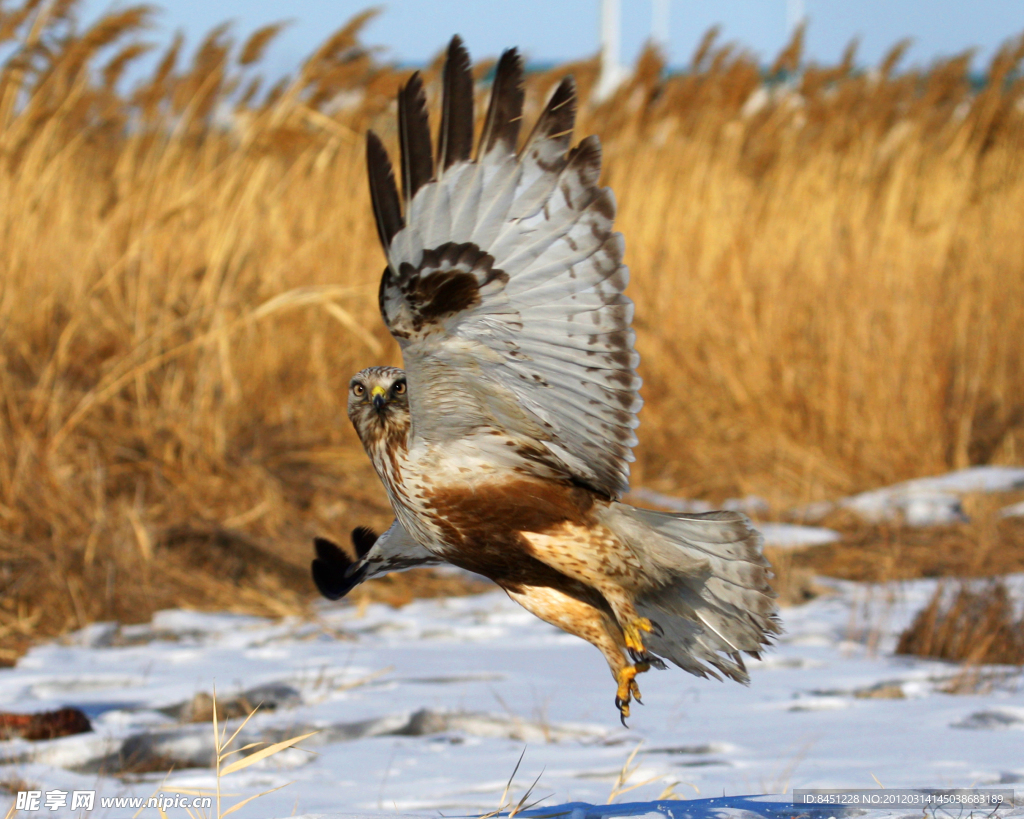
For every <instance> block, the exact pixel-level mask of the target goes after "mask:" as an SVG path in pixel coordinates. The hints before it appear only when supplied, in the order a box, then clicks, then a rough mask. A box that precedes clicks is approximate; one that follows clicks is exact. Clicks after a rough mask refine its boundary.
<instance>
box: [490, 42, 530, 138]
mask: <svg viewBox="0 0 1024 819" xmlns="http://www.w3.org/2000/svg"><path fill="white" fill-rule="evenodd" d="M522 119H523V59H522V57H520V56H519V52H518V51H517V50H516V49H514V48H510V49H509V50H508V51H505V52H504V53H503V54H502V55H501V59H500V60H498V68H497V70H496V71H495V74H494V87H493V88H492V89H491V102H490V105H488V107H487V119H486V120H485V121H484V131H483V134H482V135H481V137H480V151H479V156H485V155H486V154H487V153H488V152H489V151H490V150H491V149H492V148H493V147H494V146H495V145H496V144H497V143H498V142H499V141H500V142H501V143H502V144H503V145H504V146H505V148H506V150H508V151H515V149H516V143H518V141H519V125H520V123H521V122H522Z"/></svg>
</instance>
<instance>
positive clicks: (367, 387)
mask: <svg viewBox="0 0 1024 819" xmlns="http://www.w3.org/2000/svg"><path fill="white" fill-rule="evenodd" d="M348 417H349V420H351V421H352V426H354V427H355V429H356V434H358V435H359V439H360V440H361V441H362V442H363V446H365V447H366V448H367V449H369V448H370V446H371V444H372V443H373V442H376V441H380V440H381V439H385V438H391V437H392V436H394V435H396V434H401V435H404V434H405V432H406V431H407V430H408V428H409V395H408V392H407V387H406V383H405V371H404V370H400V369H398V367H367V368H366V369H365V370H362V371H360V372H358V373H356V374H355V375H354V376H353V377H352V380H351V381H350V382H349V385H348Z"/></svg>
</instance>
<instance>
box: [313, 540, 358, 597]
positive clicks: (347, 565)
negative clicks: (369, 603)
mask: <svg viewBox="0 0 1024 819" xmlns="http://www.w3.org/2000/svg"><path fill="white" fill-rule="evenodd" d="M313 546H314V548H315V549H316V559H315V560H314V561H313V563H312V565H311V567H310V568H311V570H312V572H313V582H314V583H316V587H317V589H318V590H319V592H320V594H322V595H323V596H324V597H326V598H327V599H328V600H340V599H341V598H342V597H344V596H345V595H346V594H348V593H349V592H350V591H352V589H354V588H355V587H356V586H358V585H359V583H360V582H361V581H362V579H363V575H365V574H366V569H365V567H364V568H362V569H360V570H359V571H355V572H352V571H351V569H352V567H353V566H354V565H355V562H354V561H353V560H352V558H350V557H349V556H348V555H347V554H345V553H344V552H343V551H342V550H341V548H340V547H339V546H338V545H337V544H336V543H332V542H331V541H329V540H327V539H326V538H322V537H318V538H314V539H313Z"/></svg>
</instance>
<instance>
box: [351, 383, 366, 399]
mask: <svg viewBox="0 0 1024 819" xmlns="http://www.w3.org/2000/svg"><path fill="white" fill-rule="evenodd" d="M365 393H366V387H364V386H363V385H362V384H353V385H352V394H353V395H354V396H355V397H356V398H362V397H363V395H364V394H365Z"/></svg>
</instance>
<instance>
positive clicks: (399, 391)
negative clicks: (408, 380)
mask: <svg viewBox="0 0 1024 819" xmlns="http://www.w3.org/2000/svg"><path fill="white" fill-rule="evenodd" d="M391 392H393V393H394V394H395V395H405V379H404V378H403V379H402V380H401V381H396V382H395V386H393V387H392V388H391Z"/></svg>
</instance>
